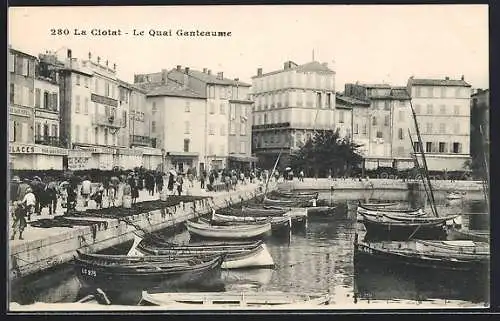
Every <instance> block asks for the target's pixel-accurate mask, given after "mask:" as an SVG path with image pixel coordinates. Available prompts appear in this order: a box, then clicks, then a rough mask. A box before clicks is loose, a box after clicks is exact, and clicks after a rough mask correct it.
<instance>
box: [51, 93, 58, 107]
mask: <svg viewBox="0 0 500 321" xmlns="http://www.w3.org/2000/svg"><path fill="white" fill-rule="evenodd" d="M52 96H53V98H52V108H53V110H54V111H57V110H59V104H58V99H57V93H53V94H52Z"/></svg>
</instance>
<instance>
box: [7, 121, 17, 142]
mask: <svg viewBox="0 0 500 321" xmlns="http://www.w3.org/2000/svg"><path fill="white" fill-rule="evenodd" d="M15 140H16V122H15V121H13V120H9V142H13V141H15Z"/></svg>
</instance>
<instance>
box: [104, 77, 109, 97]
mask: <svg viewBox="0 0 500 321" xmlns="http://www.w3.org/2000/svg"><path fill="white" fill-rule="evenodd" d="M109 94H110V90H109V82H107V81H104V96H106V97H109Z"/></svg>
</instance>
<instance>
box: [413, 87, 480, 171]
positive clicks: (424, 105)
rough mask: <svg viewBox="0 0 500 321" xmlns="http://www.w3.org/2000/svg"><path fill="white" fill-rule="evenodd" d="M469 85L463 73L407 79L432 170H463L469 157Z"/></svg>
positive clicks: (428, 163) (429, 166) (428, 162)
mask: <svg viewBox="0 0 500 321" xmlns="http://www.w3.org/2000/svg"><path fill="white" fill-rule="evenodd" d="M470 87H471V86H470V85H469V84H468V83H467V82H465V80H464V77H462V78H461V79H459V80H453V79H450V78H449V77H446V78H445V79H416V78H413V77H411V78H410V79H409V80H408V85H407V88H408V92H409V93H411V97H412V104H413V109H414V110H415V113H416V115H417V120H418V125H419V129H420V133H421V136H422V141H423V147H424V149H425V150H424V152H425V153H426V158H427V165H428V168H429V170H448V171H452V170H463V169H464V164H465V162H466V161H468V160H470V100H471V88H470ZM412 132H414V131H412ZM412 136H413V135H412ZM413 140H414V141H415V144H416V137H413ZM416 147H417V148H418V146H416Z"/></svg>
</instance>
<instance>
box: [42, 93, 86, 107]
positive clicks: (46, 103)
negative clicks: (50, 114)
mask: <svg viewBox="0 0 500 321" xmlns="http://www.w3.org/2000/svg"><path fill="white" fill-rule="evenodd" d="M76 97H77V100H78V99H79V97H78V96H76ZM41 107H42V108H45V109H48V108H49V93H48V92H47V91H44V92H43V106H41Z"/></svg>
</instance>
